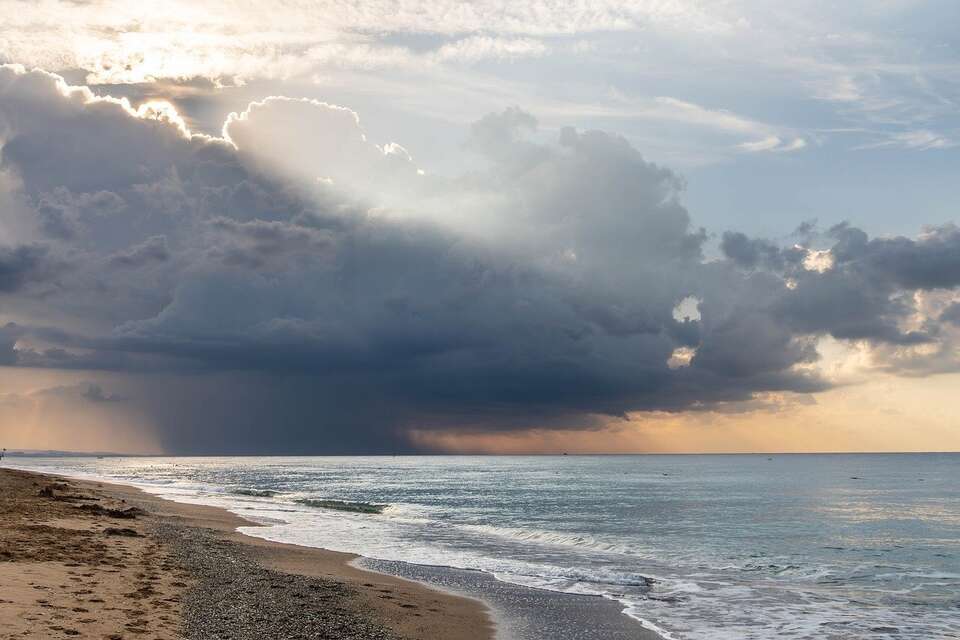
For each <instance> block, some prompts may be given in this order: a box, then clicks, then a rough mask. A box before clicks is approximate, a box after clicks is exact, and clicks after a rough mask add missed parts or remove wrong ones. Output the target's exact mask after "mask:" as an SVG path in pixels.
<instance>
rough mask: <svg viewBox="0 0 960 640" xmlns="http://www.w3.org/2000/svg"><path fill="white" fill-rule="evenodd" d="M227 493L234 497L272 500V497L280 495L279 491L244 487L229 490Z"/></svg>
mask: <svg viewBox="0 0 960 640" xmlns="http://www.w3.org/2000/svg"><path fill="white" fill-rule="evenodd" d="M228 493H231V494H233V495H235V496H251V497H253V498H272V497H273V496H275V495H277V494H278V493H280V492H279V491H273V490H271V489H247V488H244V487H239V488H236V489H230V490H229V491H228Z"/></svg>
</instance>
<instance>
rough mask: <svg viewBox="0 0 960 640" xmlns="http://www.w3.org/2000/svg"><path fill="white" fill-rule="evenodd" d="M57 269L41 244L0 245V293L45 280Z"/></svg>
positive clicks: (13, 291)
mask: <svg viewBox="0 0 960 640" xmlns="http://www.w3.org/2000/svg"><path fill="white" fill-rule="evenodd" d="M58 270H59V265H58V264H57V263H56V261H55V260H54V259H53V258H52V257H51V256H50V253H49V249H48V248H47V247H45V246H43V245H36V244H30V245H18V246H12V247H11V246H8V247H4V246H0V294H2V293H15V292H17V291H20V290H22V289H25V288H26V287H28V286H30V285H31V284H35V283H38V282H46V281H48V280H49V278H50V277H51V276H53V275H55V274H56V272H57V271H58Z"/></svg>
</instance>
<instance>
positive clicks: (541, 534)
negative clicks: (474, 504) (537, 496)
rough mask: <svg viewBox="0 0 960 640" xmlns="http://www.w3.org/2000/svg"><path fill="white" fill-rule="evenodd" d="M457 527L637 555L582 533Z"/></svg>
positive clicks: (536, 542)
mask: <svg viewBox="0 0 960 640" xmlns="http://www.w3.org/2000/svg"><path fill="white" fill-rule="evenodd" d="M459 526H460V527H461V528H462V529H464V530H467V531H472V532H475V533H482V534H486V535H493V536H497V537H500V538H508V539H511V540H518V541H520V542H530V543H535V544H545V545H551V546H559V547H577V548H581V549H589V550H590V551H600V552H603V553H614V554H624V555H638V552H637V550H636V549H635V548H634V547H633V546H632V545H627V544H623V543H622V542H608V541H606V540H601V539H598V538H595V537H593V536H590V535H586V534H582V533H571V532H562V531H548V530H544V529H523V528H518V527H497V526H493V525H485V524H468V525H459Z"/></svg>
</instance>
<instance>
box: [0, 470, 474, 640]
mask: <svg viewBox="0 0 960 640" xmlns="http://www.w3.org/2000/svg"><path fill="white" fill-rule="evenodd" d="M250 524H251V523H249V522H247V521H245V520H243V519H242V518H239V517H237V516H235V515H233V514H231V513H229V512H227V511H224V510H222V509H217V508H214V507H204V506H192V505H184V504H180V503H174V502H170V501H166V500H162V499H159V498H156V497H154V496H150V495H148V494H146V493H144V492H142V491H140V490H138V489H134V488H132V487H125V486H122V485H113V484H107V483H94V482H86V481H80V480H74V479H67V478H60V477H54V476H48V475H42V474H37V473H30V472H23V471H14V470H9V469H0V638H4V639H6V638H60V637H62V638H107V639H111V640H116V639H119V638H136V637H149V638H151V639H162V640H166V639H168V638H170V639H176V638H191V639H192V638H227V637H229V638H233V639H235V640H238V639H239V640H242V639H245V638H250V639H254V638H256V639H257V640H264V639H269V638H329V639H338V638H351V639H354V640H366V639H384V640H386V639H394V638H396V639H402V638H405V639H407V640H418V639H424V640H426V639H431V640H432V639H436V638H444V639H447V640H489V639H491V638H492V637H493V625H492V622H491V620H490V615H489V613H488V611H487V609H486V607H485V606H484V605H483V604H482V603H480V602H479V601H476V600H472V599H469V598H462V597H458V596H454V595H450V594H447V593H444V592H441V591H437V590H433V589H430V588H428V587H426V586H423V585H420V584H417V583H413V582H410V581H407V580H403V579H400V578H395V577H392V576H386V575H381V574H378V573H372V572H368V571H363V570H361V569H357V568H355V567H352V566H351V565H349V564H348V563H349V562H350V561H351V560H353V559H354V558H355V556H351V555H349V554H342V553H335V552H331V551H325V550H321V549H310V548H305V547H297V546H293V545H284V544H276V543H271V542H268V541H264V540H260V539H257V538H251V537H248V536H244V535H242V534H239V533H236V532H235V529H236V527H237V526H240V525H248V526H249V525H250Z"/></svg>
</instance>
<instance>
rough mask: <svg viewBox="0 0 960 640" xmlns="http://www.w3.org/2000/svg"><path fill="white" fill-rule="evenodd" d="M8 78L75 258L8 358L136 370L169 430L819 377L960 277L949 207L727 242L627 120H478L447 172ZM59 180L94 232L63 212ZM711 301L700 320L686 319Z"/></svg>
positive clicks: (259, 106) (493, 415)
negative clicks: (897, 226)
mask: <svg viewBox="0 0 960 640" xmlns="http://www.w3.org/2000/svg"><path fill="white" fill-rule="evenodd" d="M0 97H2V98H4V99H3V100H0V130H2V131H4V135H3V140H4V146H3V169H4V171H6V172H9V173H10V174H11V175H16V176H17V181H16V184H15V187H14V189H15V193H13V194H11V195H12V196H13V197H15V198H17V199H18V201H21V202H24V203H26V205H25V207H24V209H23V210H22V211H20V212H19V213H18V214H17V215H18V216H22V217H23V221H22V222H23V225H24V227H25V228H26V227H29V226H30V225H33V227H34V228H35V230H36V231H37V233H46V234H47V236H49V237H50V242H51V243H56V244H55V247H56V251H58V252H60V253H61V254H62V255H64V256H69V259H70V266H71V268H70V270H69V271H68V272H67V273H66V274H64V275H63V277H62V282H61V283H60V286H59V287H58V288H57V290H56V291H54V292H51V293H49V294H48V295H46V296H45V297H44V298H43V299H42V301H38V300H37V299H36V298H35V297H32V296H29V295H27V294H26V286H27V284H28V283H29V282H33V281H34V280H37V279H38V278H39V279H40V280H42V278H41V277H40V276H39V275H21V276H16V277H15V278H14V277H11V279H10V282H11V283H15V284H11V285H9V286H8V287H7V289H8V293H9V295H8V296H6V298H5V300H4V305H5V306H4V307H3V309H2V312H3V313H5V314H11V317H16V318H17V319H18V320H17V324H16V325H7V327H8V328H7V329H6V330H4V333H3V334H2V335H3V336H5V337H4V338H3V339H2V340H0V358H2V359H3V363H4V364H6V365H18V366H30V367H38V368H48V369H63V370H72V369H90V370H94V369H96V370H101V371H111V372H116V373H120V374H124V375H125V376H126V377H127V387H126V388H125V389H124V390H123V394H122V397H123V398H124V399H125V402H124V403H123V404H124V405H126V406H129V407H130V408H131V409H130V410H136V411H139V412H142V413H143V414H144V415H146V416H149V418H150V422H151V424H152V425H154V427H155V428H156V429H157V432H158V437H159V438H160V439H161V442H162V444H163V446H164V447H165V448H166V449H167V450H170V451H174V452H199V451H220V452H224V451H230V452H244V451H254V450H258V451H270V452H284V451H286V452H290V451H321V450H325V451H336V452H347V451H359V450H362V451H380V452H389V451H396V450H406V449H409V448H411V447H413V446H415V442H414V441H413V440H411V438H410V436H409V434H410V433H411V430H413V429H416V430H419V432H420V433H422V432H423V431H424V430H428V431H429V430H446V429H451V428H460V429H474V430H506V431H509V430H517V429H528V428H531V427H534V426H535V427H539V428H544V429H554V428H564V429H573V428H579V429H583V428H594V427H595V426H596V425H598V424H600V423H602V422H603V421H604V420H609V419H611V417H616V416H623V415H626V414H628V413H631V412H637V411H653V410H656V411H702V410H706V409H709V408H711V407H717V406H721V405H723V406H728V405H729V403H737V402H750V401H751V400H752V399H754V398H755V397H756V396H757V394H763V393H767V392H787V393H789V392H794V393H801V394H808V393H813V392H817V391H819V390H823V389H825V388H827V387H828V386H829V384H828V383H827V382H826V381H825V380H824V379H823V378H822V377H821V376H819V375H818V373H817V370H816V364H817V360H818V357H819V355H818V352H817V349H816V345H817V340H818V339H819V338H820V337H822V336H824V335H833V336H835V337H837V338H842V339H849V340H867V341H872V342H875V343H877V344H896V345H900V346H905V345H907V346H910V345H919V344H929V343H931V341H936V340H938V339H939V337H938V336H939V334H938V333H937V325H936V322H935V320H930V321H929V322H927V323H926V324H925V325H924V326H919V327H914V328H909V327H907V326H906V323H907V322H908V321H909V320H910V318H911V317H912V315H911V314H913V315H916V313H915V312H916V304H915V303H913V302H911V300H912V298H911V294H913V293H915V292H917V291H927V290H933V289H944V288H949V287H955V286H956V285H957V284H958V281H957V272H958V270H957V269H955V267H956V265H955V264H954V263H955V261H956V260H955V256H956V255H957V254H956V252H955V248H956V244H957V236H958V233H957V230H956V229H955V228H950V227H941V228H938V229H932V230H930V231H929V232H928V233H927V234H926V235H924V236H922V237H920V238H917V239H907V238H892V239H885V238H878V239H870V238H868V237H867V236H866V234H864V233H863V232H862V231H860V230H859V229H856V228H853V227H837V228H835V229H832V230H830V231H829V232H827V233H825V234H817V233H813V232H812V231H811V232H810V237H811V238H812V240H811V242H813V241H817V242H824V243H827V244H826V246H823V247H820V246H813V245H812V244H810V245H809V246H801V247H781V246H779V245H777V244H776V243H773V242H769V241H763V240H758V239H752V238H749V237H747V236H745V235H743V234H736V233H729V234H725V235H724V236H723V239H722V241H721V247H722V250H723V252H724V258H723V259H720V260H708V259H707V258H706V255H707V252H706V250H705V249H706V247H707V245H708V242H709V236H708V234H707V232H706V231H705V230H703V229H700V228H697V227H696V226H694V225H693V224H692V221H691V217H690V215H689V213H688V212H687V210H686V209H685V208H684V206H683V205H682V203H681V197H682V192H683V189H684V181H683V180H682V179H681V178H680V177H679V176H678V175H677V174H676V173H674V172H673V171H671V170H669V169H667V168H665V167H662V166H659V165H656V164H654V163H651V162H649V161H648V160H646V159H645V158H644V157H643V155H642V154H641V153H640V152H639V151H637V150H636V149H635V148H634V147H633V146H632V145H631V144H630V143H629V142H628V141H627V140H626V139H624V138H622V137H620V136H617V135H614V134H611V133H606V132H601V131H580V130H577V129H574V128H562V129H561V130H560V131H559V132H558V133H556V134H554V135H550V136H549V138H550V139H549V140H547V141H544V138H546V137H547V136H543V135H541V134H540V133H539V132H538V131H537V122H536V119H535V118H533V117H532V116H531V115H529V114H527V113H525V112H523V111H522V110H520V109H516V108H513V109H508V110H506V111H503V112H501V113H498V114H493V115H490V116H488V117H486V118H483V119H482V120H480V121H479V122H478V123H476V124H475V125H474V126H473V127H472V129H471V131H470V132H469V138H468V140H467V144H466V148H465V153H474V154H477V155H478V156H479V158H478V159H477V160H476V165H475V166H476V168H475V169H474V170H473V171H471V172H469V173H466V174H464V175H461V176H456V177H451V178H442V179H441V178H433V177H430V176H425V175H422V174H421V173H420V172H419V171H418V170H417V167H416V165H415V163H414V161H413V159H412V157H411V154H410V153H408V152H406V151H405V150H404V149H402V148H401V147H398V146H397V145H393V144H390V143H382V144H381V143H377V142H374V141H372V140H370V137H369V136H368V135H367V133H366V132H365V131H364V130H363V129H362V128H361V126H360V120H359V118H358V116H357V115H356V113H355V112H353V111H352V110H350V109H347V108H343V107H339V106H336V105H331V104H327V103H323V102H320V101H313V100H293V99H289V98H284V97H274V98H268V99H266V100H262V101H258V102H255V103H253V104H251V105H250V106H249V107H248V108H247V109H245V110H244V111H242V112H239V113H237V114H234V115H232V116H230V118H228V120H227V122H226V124H225V126H224V133H223V137H222V138H212V137H207V136H196V135H193V134H191V132H190V131H189V129H188V128H187V127H186V125H185V124H184V122H183V120H182V119H181V118H180V117H179V116H178V114H176V113H175V112H171V111H169V110H168V109H166V107H164V108H163V109H159V108H158V109H157V110H155V111H148V110H144V109H133V108H132V107H131V106H130V105H129V104H128V103H124V102H123V101H118V100H112V99H109V100H108V99H99V98H95V97H93V96H91V95H90V94H89V93H87V92H85V91H83V90H82V89H73V88H70V87H67V86H66V85H65V83H64V82H63V81H62V80H60V79H58V78H57V77H55V76H52V75H50V74H45V73H42V72H27V71H25V70H23V69H18V68H10V67H7V68H0ZM50 130H55V131H57V132H58V135H57V136H49V135H47V133H46V132H48V131H50ZM91 156H96V157H97V158H98V159H99V161H98V162H96V163H91V162H89V157H91ZM54 201H55V202H57V203H60V205H61V206H62V207H63V210H64V211H67V212H69V215H67V216H66V217H67V218H69V221H70V226H71V233H68V234H59V235H57V234H50V233H49V229H47V228H46V227H45V226H44V220H45V218H44V215H45V214H44V213H43V212H42V211H41V208H42V206H44V203H49V202H54ZM51 246H53V245H51ZM10 255H11V256H14V258H11V259H10V260H9V262H10V264H11V265H20V266H17V267H16V268H15V269H14V268H13V267H11V268H10V273H17V274H20V273H23V274H34V273H36V274H41V273H45V272H44V271H43V270H42V269H41V270H37V269H38V267H36V266H30V265H31V264H32V263H31V261H30V260H25V259H23V258H17V257H16V254H15V252H14V253H11V254H10ZM36 259H37V260H40V259H41V258H40V257H37V258H36ZM38 264H39V263H38ZM104 264H107V265H109V266H110V267H112V268H110V269H104V268H103V265H104ZM24 265H26V266H24ZM147 267H150V268H147ZM690 299H696V300H697V301H698V305H697V311H698V314H699V317H691V316H692V314H687V315H686V317H678V316H677V315H676V314H675V309H676V308H677V307H678V305H680V304H681V303H683V302H684V301H687V300H690ZM678 354H680V355H678ZM681 356H682V357H681ZM680 365H682V366H680ZM91 388H92V387H91ZM91 388H88V389H86V391H87V393H86V395H85V396H84V397H85V398H86V399H87V400H88V401H93V402H103V401H105V400H107V399H109V398H111V397H112V396H111V395H110V394H107V393H106V392H103V391H100V392H97V391H96V390H94V391H90V389H91ZM118 397H119V396H118Z"/></svg>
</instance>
